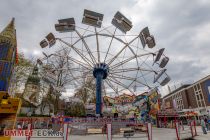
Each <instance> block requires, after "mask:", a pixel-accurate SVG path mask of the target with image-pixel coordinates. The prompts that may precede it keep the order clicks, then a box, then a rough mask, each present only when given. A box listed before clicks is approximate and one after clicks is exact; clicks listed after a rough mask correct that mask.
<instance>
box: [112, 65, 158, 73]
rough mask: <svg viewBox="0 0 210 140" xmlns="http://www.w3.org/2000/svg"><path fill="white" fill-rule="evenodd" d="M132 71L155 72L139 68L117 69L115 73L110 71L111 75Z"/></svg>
mask: <svg viewBox="0 0 210 140" xmlns="http://www.w3.org/2000/svg"><path fill="white" fill-rule="evenodd" d="M130 71H149V72H154V73H155V71H154V70H150V69H144V68H141V67H137V68H127V69H126V68H125V69H115V70H113V71H110V72H109V73H110V74H114V73H123V72H130Z"/></svg>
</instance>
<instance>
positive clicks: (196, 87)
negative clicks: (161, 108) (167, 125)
mask: <svg viewBox="0 0 210 140" xmlns="http://www.w3.org/2000/svg"><path fill="white" fill-rule="evenodd" d="M163 103H164V104H166V105H167V107H168V108H174V109H175V110H177V112H180V113H183V112H190V111H193V112H196V113H197V114H198V116H203V115H210V75H208V76H207V77H205V78H202V79H200V80H198V81H197V82H195V83H193V84H190V85H183V86H181V87H179V88H178V89H176V90H174V91H172V92H171V93H169V94H168V95H166V96H164V97H163Z"/></svg>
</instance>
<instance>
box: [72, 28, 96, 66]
mask: <svg viewBox="0 0 210 140" xmlns="http://www.w3.org/2000/svg"><path fill="white" fill-rule="evenodd" d="M75 31H76V33H77V35H78V36H79V37H80V39H81V40H82V42H83V44H84V45H85V48H86V50H87V52H88V54H89V56H90V58H91V60H92V62H93V63H95V64H96V63H97V62H96V59H95V57H94V56H93V54H92V52H91V50H90V48H89V47H88V45H87V43H86V41H85V39H84V37H83V36H82V35H81V34H80V33H79V32H78V31H77V30H75Z"/></svg>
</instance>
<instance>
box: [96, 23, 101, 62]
mask: <svg viewBox="0 0 210 140" xmlns="http://www.w3.org/2000/svg"><path fill="white" fill-rule="evenodd" d="M95 32H96V45H97V54H98V63H99V64H100V63H101V58H100V50H99V40H98V33H97V30H96V27H95Z"/></svg>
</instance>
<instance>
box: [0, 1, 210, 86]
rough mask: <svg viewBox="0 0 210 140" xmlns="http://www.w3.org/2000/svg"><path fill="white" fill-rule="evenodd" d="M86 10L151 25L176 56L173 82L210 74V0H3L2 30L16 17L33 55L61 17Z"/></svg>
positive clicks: (22, 43)
mask: <svg viewBox="0 0 210 140" xmlns="http://www.w3.org/2000/svg"><path fill="white" fill-rule="evenodd" d="M84 9H89V10H93V11H97V12H99V13H103V14H104V21H105V22H107V23H108V22H109V21H110V22H111V19H112V17H113V15H114V14H115V13H116V12H117V11H121V12H122V13H123V14H124V15H126V16H127V17H128V18H129V19H130V20H131V21H132V22H133V28H134V31H136V32H137V33H139V31H140V30H141V29H142V28H143V27H145V26H149V28H150V32H152V34H153V35H154V36H155V39H156V42H157V46H158V47H159V48H162V47H164V48H166V52H165V53H166V54H167V56H169V57H170V62H169V64H168V66H167V68H168V70H167V71H168V74H169V75H170V76H171V79H172V81H171V82H170V85H171V86H172V85H173V84H180V83H183V84H185V83H192V82H193V81H196V80H198V79H200V78H202V77H204V76H207V75H209V74H210V63H209V60H210V1H209V0H1V3H0V29H1V30H2V29H3V28H4V27H5V25H6V24H7V23H8V22H9V21H10V20H11V18H12V17H15V19H16V29H17V38H18V50H19V51H20V52H24V54H25V55H26V56H27V57H33V56H39V55H40V54H41V49H40V47H39V42H40V40H42V38H43V37H44V36H45V35H46V34H47V33H49V32H55V29H54V24H55V23H56V22H57V19H62V18H67V17H75V20H76V22H81V19H82V14H83V10H84Z"/></svg>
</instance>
